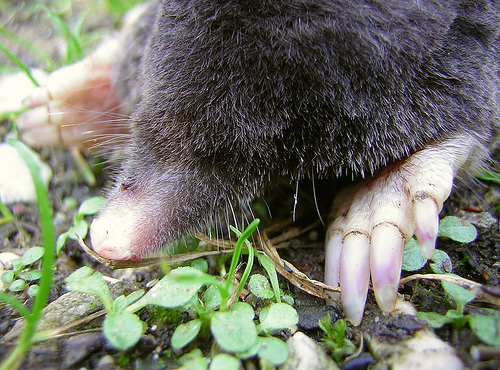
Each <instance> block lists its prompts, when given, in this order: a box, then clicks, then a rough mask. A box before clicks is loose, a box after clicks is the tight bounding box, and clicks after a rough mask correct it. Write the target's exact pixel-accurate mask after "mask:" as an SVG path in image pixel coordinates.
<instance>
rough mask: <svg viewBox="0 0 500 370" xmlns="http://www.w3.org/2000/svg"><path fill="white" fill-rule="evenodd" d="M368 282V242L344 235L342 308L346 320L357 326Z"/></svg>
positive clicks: (361, 236) (362, 236)
mask: <svg viewBox="0 0 500 370" xmlns="http://www.w3.org/2000/svg"><path fill="white" fill-rule="evenodd" d="M369 280H370V240H369V238H368V235H366V234H364V233H361V232H356V231H353V232H351V233H349V234H347V235H346V237H345V238H344V244H343V247H342V255H341V257H340V285H341V286H342V294H341V298H342V306H343V308H344V312H345V315H346V317H347V319H348V320H349V321H350V322H351V323H352V324H353V325H359V324H360V323H361V319H362V318H363V312H364V309H365V303H366V296H367V294H368V284H369Z"/></svg>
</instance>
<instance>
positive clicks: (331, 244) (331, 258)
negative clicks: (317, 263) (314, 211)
mask: <svg viewBox="0 0 500 370" xmlns="http://www.w3.org/2000/svg"><path fill="white" fill-rule="evenodd" d="M325 244H326V247H325V283H326V284H328V285H330V286H333V287H337V286H339V285H340V256H341V253H342V231H340V230H333V231H332V232H331V233H329V234H328V236H327V239H326V243H325ZM328 295H329V296H330V297H332V298H333V299H334V300H336V301H338V300H339V298H340V294H339V293H336V292H329V293H328Z"/></svg>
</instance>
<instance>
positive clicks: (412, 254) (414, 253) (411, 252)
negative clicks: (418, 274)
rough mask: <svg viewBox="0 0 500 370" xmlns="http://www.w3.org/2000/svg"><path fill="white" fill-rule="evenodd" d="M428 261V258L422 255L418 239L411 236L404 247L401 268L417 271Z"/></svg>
mask: <svg viewBox="0 0 500 370" xmlns="http://www.w3.org/2000/svg"><path fill="white" fill-rule="evenodd" d="M426 263H427V259H426V258H425V257H424V256H422V252H421V251H420V245H419V244H418V241H417V239H415V238H411V239H410V241H409V242H408V243H406V245H405V247H404V250H403V264H402V265H401V268H402V269H403V270H405V271H417V270H420V269H421V268H422V267H424V266H425V264H426Z"/></svg>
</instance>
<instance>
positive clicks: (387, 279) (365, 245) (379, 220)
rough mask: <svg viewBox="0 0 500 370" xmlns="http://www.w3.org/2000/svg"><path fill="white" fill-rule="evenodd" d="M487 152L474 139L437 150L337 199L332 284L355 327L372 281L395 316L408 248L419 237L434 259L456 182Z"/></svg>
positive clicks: (328, 276) (329, 260) (329, 246)
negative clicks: (473, 159)
mask: <svg viewBox="0 0 500 370" xmlns="http://www.w3.org/2000/svg"><path fill="white" fill-rule="evenodd" d="M480 147H481V146H480V144H479V143H477V142H476V141H475V140H474V139H472V138H471V137H468V136H462V137H460V138H454V139H449V140H447V141H444V142H441V143H439V144H438V143H436V144H434V145H432V146H429V147H427V148H425V149H423V150H421V151H419V152H417V153H415V154H413V155H412V156H411V157H409V158H408V159H406V160H405V161H403V162H400V163H397V164H395V165H393V166H391V167H389V168H386V169H385V170H383V171H382V172H381V173H380V174H379V175H378V177H376V178H374V179H369V180H365V181H364V182H362V183H361V184H360V185H359V186H357V187H355V188H352V189H347V190H344V191H343V192H342V193H341V194H339V195H338V196H337V198H336V201H335V203H334V209H333V212H334V220H333V222H332V223H331V224H330V227H329V229H328V233H327V239H326V266H325V281H326V283H327V284H329V285H333V286H337V285H338V284H340V287H341V290H342V293H341V300H342V305H343V307H344V311H345V314H346V316H347V317H348V318H349V320H350V321H351V322H352V323H353V324H356V325H357V324H359V323H360V322H361V319H362V317H363V311H364V306H365V302H366V295H367V292H368V286H369V280H370V275H371V281H372V285H373V290H374V292H375V298H376V299H377V303H378V305H379V306H380V308H381V309H382V310H383V311H386V312H390V311H392V310H394V306H395V303H396V298H397V290H398V285H399V278H400V273H401V261H402V256H403V247H404V245H405V244H406V242H407V241H408V240H409V239H410V238H411V236H412V235H413V233H416V235H417V238H418V240H419V243H420V246H421V250H422V254H423V255H424V256H425V257H427V258H430V257H431V256H432V254H433V252H434V245H435V242H436V237H437V232H438V224H439V216H438V215H439V212H440V211H441V208H442V206H443V202H444V201H445V200H446V199H447V198H448V196H449V194H450V191H451V188H452V185H453V179H454V176H455V174H456V172H457V171H458V170H459V169H460V168H461V167H463V166H464V165H465V164H466V163H467V162H468V159H469V157H470V156H471V154H472V153H474V151H475V150H476V149H477V148H480Z"/></svg>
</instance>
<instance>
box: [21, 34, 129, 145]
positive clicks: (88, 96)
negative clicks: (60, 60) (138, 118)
mask: <svg viewBox="0 0 500 370" xmlns="http://www.w3.org/2000/svg"><path fill="white" fill-rule="evenodd" d="M119 47H120V45H118V40H114V39H109V40H108V41H107V42H104V43H103V44H102V45H101V46H100V48H98V49H97V50H96V51H95V52H94V53H93V54H91V55H90V56H89V57H87V58H85V59H84V60H82V61H80V62H77V63H75V64H73V65H69V66H66V67H63V68H60V69H58V70H56V71H54V72H52V73H51V74H50V75H49V76H48V78H47V79H46V82H45V83H44V84H43V86H41V87H38V88H34V89H33V91H32V92H31V93H30V94H29V95H28V96H27V97H26V98H25V99H24V101H23V104H24V106H25V107H27V108H29V110H28V111H27V112H26V113H24V114H22V115H21V116H19V117H18V118H17V127H18V128H19V131H20V134H21V137H22V139H23V140H24V141H26V142H27V143H28V144H30V145H34V146H56V145H62V146H77V147H97V146H99V145H106V144H107V143H108V142H111V143H114V142H116V141H119V140H123V134H127V133H128V124H127V123H126V120H125V117H123V116H122V115H121V114H120V101H119V99H118V97H117V95H116V93H115V91H114V89H113V84H112V66H113V63H114V61H115V59H116V55H117V53H118V50H119Z"/></svg>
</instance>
